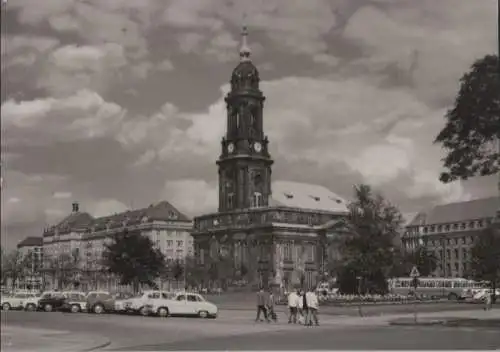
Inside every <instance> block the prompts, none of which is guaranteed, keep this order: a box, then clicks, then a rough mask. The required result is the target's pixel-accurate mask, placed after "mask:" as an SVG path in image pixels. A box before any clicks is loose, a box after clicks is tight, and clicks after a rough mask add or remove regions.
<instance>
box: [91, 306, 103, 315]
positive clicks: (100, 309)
mask: <svg viewBox="0 0 500 352" xmlns="http://www.w3.org/2000/svg"><path fill="white" fill-rule="evenodd" d="M93 311H94V313H95V314H102V313H104V307H103V306H102V304H96V305H95V306H94V309H93Z"/></svg>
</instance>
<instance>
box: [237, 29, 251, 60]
mask: <svg viewBox="0 0 500 352" xmlns="http://www.w3.org/2000/svg"><path fill="white" fill-rule="evenodd" d="M247 37H248V28H247V26H246V24H244V25H243V29H242V31H241V48H240V61H241V62H245V61H250V54H251V53H252V52H251V51H250V48H249V47H248V42H247Z"/></svg>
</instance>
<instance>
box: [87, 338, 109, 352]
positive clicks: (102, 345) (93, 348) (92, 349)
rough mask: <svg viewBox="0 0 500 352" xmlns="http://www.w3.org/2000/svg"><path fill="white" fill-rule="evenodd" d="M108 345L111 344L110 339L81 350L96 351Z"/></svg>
mask: <svg viewBox="0 0 500 352" xmlns="http://www.w3.org/2000/svg"><path fill="white" fill-rule="evenodd" d="M109 345H111V341H110V340H108V341H107V342H105V343H102V344H100V345H97V346H94V347H91V348H87V349H83V350H82V352H90V351H97V350H100V349H102V348H106V347H108V346H109Z"/></svg>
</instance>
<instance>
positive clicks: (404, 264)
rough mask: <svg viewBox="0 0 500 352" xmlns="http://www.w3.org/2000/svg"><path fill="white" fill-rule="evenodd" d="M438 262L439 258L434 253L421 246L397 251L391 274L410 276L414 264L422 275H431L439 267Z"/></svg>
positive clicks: (394, 275)
mask: <svg viewBox="0 0 500 352" xmlns="http://www.w3.org/2000/svg"><path fill="white" fill-rule="evenodd" d="M437 264H438V258H437V257H436V256H435V255H434V253H433V252H431V251H429V250H427V249H426V248H425V247H423V246H419V247H417V248H416V249H414V250H410V251H406V250H404V251H400V252H399V253H396V256H395V262H394V268H393V270H392V271H391V276H393V277H400V276H408V275H409V274H410V272H411V269H412V268H413V267H414V266H416V267H417V269H418V272H419V273H420V276H430V275H431V274H432V273H433V272H434V271H435V270H436V269H437Z"/></svg>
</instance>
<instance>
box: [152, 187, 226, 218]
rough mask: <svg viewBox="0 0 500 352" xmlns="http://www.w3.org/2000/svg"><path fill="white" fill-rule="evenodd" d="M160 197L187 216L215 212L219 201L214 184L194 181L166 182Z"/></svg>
mask: <svg viewBox="0 0 500 352" xmlns="http://www.w3.org/2000/svg"><path fill="white" fill-rule="evenodd" d="M162 196H163V199H167V200H168V201H169V202H171V203H172V204H173V205H174V206H175V207H176V208H178V209H179V210H180V211H182V212H185V213H186V214H187V215H189V216H194V215H198V214H203V213H206V212H211V211H216V210H217V204H218V199H219V193H218V188H217V185H216V184H210V183H207V182H206V181H204V180H195V179H185V180H172V181H167V182H166V183H165V187H164V189H163V191H162Z"/></svg>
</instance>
